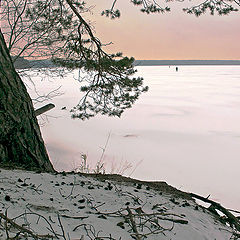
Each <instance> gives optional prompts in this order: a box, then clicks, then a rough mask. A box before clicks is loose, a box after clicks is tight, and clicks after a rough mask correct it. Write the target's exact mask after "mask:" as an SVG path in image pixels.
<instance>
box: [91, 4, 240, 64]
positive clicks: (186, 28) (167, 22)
mask: <svg viewBox="0 0 240 240" xmlns="http://www.w3.org/2000/svg"><path fill="white" fill-rule="evenodd" d="M111 2H112V1H106V0H103V1H101V4H102V5H101V6H100V5H96V7H95V9H94V10H93V11H94V12H95V13H97V15H98V17H97V19H96V25H95V27H96V33H97V36H98V37H99V38H100V39H101V40H103V42H110V41H112V42H113V43H114V44H113V45H112V46H111V47H109V48H108V49H109V51H114V52H115V51H121V52H123V53H124V54H125V55H127V56H133V57H135V58H136V59H240V44H239V42H240V11H239V12H233V13H232V14H230V15H229V16H221V17H220V16H218V15H215V16H211V15H210V14H209V13H207V14H205V15H203V16H201V17H199V18H197V17H195V16H193V15H189V14H186V13H184V12H183V11H182V10H181V9H182V8H183V7H186V6H191V5H193V4H194V3H193V2H183V3H180V2H172V3H169V4H168V5H169V6H170V7H171V9H172V11H171V12H170V13H165V14H152V15H146V14H143V13H141V12H140V11H139V10H138V9H137V7H134V6H133V5H132V4H130V3H129V2H128V1H119V2H118V3H117V8H119V9H120V10H121V14H122V16H121V18H120V19H117V20H110V19H108V18H106V17H100V13H101V11H102V10H103V9H106V8H109V7H110V5H111Z"/></svg>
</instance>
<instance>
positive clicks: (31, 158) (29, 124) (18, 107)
mask: <svg viewBox="0 0 240 240" xmlns="http://www.w3.org/2000/svg"><path fill="white" fill-rule="evenodd" d="M1 165H10V166H13V167H14V166H17V167H21V168H24V169H27V170H33V169H35V170H37V169H39V170H42V171H54V169H53V166H52V164H51V162H50V160H49V158H48V154H47V151H46V148H45V145H44V142H43V139H42V136H41V133H40V128H39V125H38V122H37V118H36V116H35V113H34V108H33V104H32V101H31V98H30V96H29V95H28V93H27V90H26V87H25V85H24V84H23V82H22V80H21V79H20V77H19V75H18V73H17V72H16V71H15V69H14V66H13V63H12V60H11V57H10V55H9V51H8V49H7V46H6V43H5V40H4V37H3V35H2V32H1V29H0V166H1Z"/></svg>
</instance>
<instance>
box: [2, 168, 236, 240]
mask: <svg viewBox="0 0 240 240" xmlns="http://www.w3.org/2000/svg"><path fill="white" fill-rule="evenodd" d="M117 180H118V181H117ZM126 180H128V181H126ZM0 215H1V216H0V239H10V238H11V237H14V236H17V237H16V238H14V239H55V238H58V239H71V240H75V239H79V240H87V239H98V240H100V239H112V240H113V239H117V240H120V239H121V240H130V239H138V240H139V239H141V240H142V239H146V238H147V239H158V240H159V239H174V240H177V239H179V240H193V239H194V240H203V239H209V240H214V239H217V240H221V239H223V240H226V239H237V238H232V237H233V233H232V232H233V230H232V229H231V228H230V227H227V226H225V225H223V224H222V223H220V222H219V221H218V220H217V218H216V217H215V216H214V215H213V214H212V213H210V212H209V211H208V210H207V209H205V208H204V207H201V206H199V205H197V204H196V203H195V202H194V201H193V200H191V199H190V197H188V195H186V194H184V193H181V192H180V191H178V190H176V189H174V188H172V187H170V186H168V185H167V184H166V183H158V184H155V185H153V184H150V183H149V184H148V183H146V182H140V181H134V180H131V179H126V178H122V177H120V176H116V175H115V176H112V178H111V177H107V176H100V177H98V178H97V177H91V176H86V175H81V174H74V173H72V174H70V173H68V174H65V173H58V174H57V173H56V174H49V173H34V172H27V171H21V170H5V169H0ZM6 219H8V220H6Z"/></svg>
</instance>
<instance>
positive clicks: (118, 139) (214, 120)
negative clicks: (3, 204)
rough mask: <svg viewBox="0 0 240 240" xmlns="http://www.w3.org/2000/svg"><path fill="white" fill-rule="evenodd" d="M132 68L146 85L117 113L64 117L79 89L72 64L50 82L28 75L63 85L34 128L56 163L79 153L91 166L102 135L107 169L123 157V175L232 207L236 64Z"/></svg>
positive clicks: (237, 171) (238, 92) (239, 86)
mask: <svg viewBox="0 0 240 240" xmlns="http://www.w3.org/2000/svg"><path fill="white" fill-rule="evenodd" d="M137 69H138V73H137V75H139V76H143V77H144V79H145V85H148V86H149V92H148V93H146V94H143V95H141V96H140V98H139V100H138V101H137V102H136V104H135V105H134V106H133V108H131V109H129V110H127V111H125V113H124V114H123V115H122V117H121V118H120V119H117V118H109V117H104V116H98V117H95V118H93V119H90V120H87V121H81V120H73V119H71V117H70V116H71V115H70V113H69V111H68V110H70V109H71V107H73V106H74V105H76V104H77V103H78V100H79V99H80V96H81V93H80V91H79V87H80V83H79V82H78V81H77V80H76V78H77V76H78V72H77V71H76V72H75V73H74V76H73V75H72V74H69V75H68V76H67V77H65V78H64V79H60V78H56V79H52V80H51V82H42V81H40V78H39V77H36V78H35V82H36V87H37V89H38V91H39V93H41V92H48V91H49V90H51V89H54V88H55V87H57V86H60V85H62V88H61V91H62V92H64V94H63V95H61V96H59V97H56V98H54V99H53V100H52V101H51V102H52V103H54V104H55V105H56V107H55V109H53V110H51V111H49V113H48V115H50V117H49V118H48V120H49V121H48V122H46V121H45V124H44V125H43V126H42V128H41V130H42V134H43V138H44V140H45V143H46V145H47V149H48V152H49V155H50V158H51V161H52V162H53V164H54V167H55V168H56V170H65V171H69V170H73V169H75V168H77V167H78V166H79V165H80V162H81V154H86V155H87V160H88V162H89V164H90V165H91V166H92V167H94V166H95V164H96V162H97V161H98V160H99V159H100V157H101V154H102V148H103V147H104V146H105V144H106V141H107V138H108V136H109V135H110V138H109V142H108V144H107V147H106V151H105V157H104V161H105V162H106V169H107V171H108V172H111V171H114V172H121V166H122V165H124V164H131V165H132V167H131V168H128V169H127V170H126V171H124V175H126V176H129V175H131V177H133V178H138V179H142V180H158V181H166V182H167V183H168V184H170V185H172V186H175V187H176V188H180V189H181V190H184V191H192V192H195V193H199V194H202V195H204V196H208V195H209V194H211V197H212V199H213V200H216V201H219V202H221V203H222V204H223V205H224V206H225V207H227V208H234V209H238V210H240V204H239V203H240V188H239V186H238V185H239V184H238V183H239V175H240V66H180V67H179V70H178V72H176V70H175V67H174V66H171V67H168V66H139V67H137ZM33 80H34V79H33ZM32 95H33V96H34V94H32ZM39 106H40V105H39ZM62 107H66V110H61V108H62ZM40 121H42V120H41V119H40Z"/></svg>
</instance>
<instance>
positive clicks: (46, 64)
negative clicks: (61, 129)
mask: <svg viewBox="0 0 240 240" xmlns="http://www.w3.org/2000/svg"><path fill="white" fill-rule="evenodd" d="M133 64H134V66H183V65H240V60H135V61H134V63H133ZM14 66H15V68H16V69H30V68H52V67H56V65H55V64H54V63H53V62H52V61H51V60H50V59H44V60H27V59H25V58H23V57H19V58H18V59H17V60H16V61H15V62H14Z"/></svg>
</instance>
